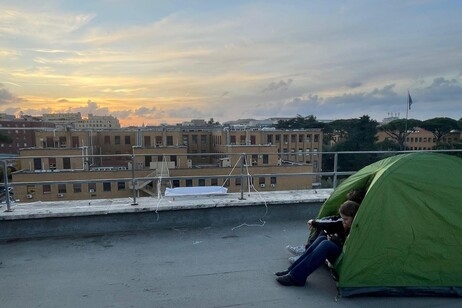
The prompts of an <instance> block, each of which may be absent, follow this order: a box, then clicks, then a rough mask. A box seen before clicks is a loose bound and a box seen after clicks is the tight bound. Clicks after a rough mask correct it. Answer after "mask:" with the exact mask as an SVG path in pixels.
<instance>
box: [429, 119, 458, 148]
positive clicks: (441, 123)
mask: <svg viewBox="0 0 462 308" xmlns="http://www.w3.org/2000/svg"><path fill="white" fill-rule="evenodd" d="M420 126H421V127H422V128H425V129H426V130H428V131H430V132H432V133H433V135H434V136H435V138H436V143H440V142H441V138H443V137H444V135H446V134H448V133H449V132H451V130H454V129H459V123H458V122H457V121H456V120H454V119H451V118H433V119H428V120H425V121H423V122H422V124H421V125H420Z"/></svg>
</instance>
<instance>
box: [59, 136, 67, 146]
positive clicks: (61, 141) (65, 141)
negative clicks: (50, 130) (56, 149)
mask: <svg viewBox="0 0 462 308" xmlns="http://www.w3.org/2000/svg"><path fill="white" fill-rule="evenodd" d="M66 143H67V140H66V137H59V146H60V147H65V146H66Z"/></svg>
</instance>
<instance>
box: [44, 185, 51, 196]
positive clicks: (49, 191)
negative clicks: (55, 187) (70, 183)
mask: <svg viewBox="0 0 462 308" xmlns="http://www.w3.org/2000/svg"><path fill="white" fill-rule="evenodd" d="M42 190H43V193H44V194H50V193H51V185H50V184H46V185H42Z"/></svg>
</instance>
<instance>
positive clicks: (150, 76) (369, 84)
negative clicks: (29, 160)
mask: <svg viewBox="0 0 462 308" xmlns="http://www.w3.org/2000/svg"><path fill="white" fill-rule="evenodd" d="M461 16H462V1H459V0H453V1H446V0H435V1H433V0H409V1H406V0H388V1H373V0H367V1H366V0H351V1H345V0H329V1H321V0H311V1H305V0H303V1H295V0H294V1H291V0H287V1H280V0H278V1H270V0H269V1H254V0H249V1H239V0H233V1H227V0H202V1H193V0H180V1H177V0H165V1H160V0H130V1H126V0H80V1H73V0H72V1H71V0H69V1H65V0H62V1H58V0H42V1H36V0H22V1H17V0H2V1H1V2H0V113H7V114H15V115H19V114H21V113H22V114H26V115H42V114H44V113H57V112H81V113H82V116H83V117H86V116H87V115H88V114H90V113H91V114H93V115H112V116H115V117H117V118H118V119H119V120H120V122H121V124H122V126H129V125H135V126H140V125H143V124H144V125H159V124H161V123H168V124H175V123H181V122H185V121H189V120H191V119H205V120H209V119H210V118H213V119H214V120H215V121H218V122H221V123H223V122H226V121H231V120H237V119H249V118H253V119H267V118H271V117H295V116H297V115H301V116H308V115H314V116H315V117H316V118H317V119H318V120H333V119H349V118H358V117H361V116H363V115H368V116H370V117H371V118H372V119H375V120H377V121H379V122H380V121H382V120H383V119H384V118H386V117H389V116H398V117H400V118H405V117H406V113H407V114H408V118H414V119H419V120H426V119H430V118H434V117H450V118H453V119H456V120H458V119H460V118H462V38H461V33H462V18H461ZM408 91H409V93H410V95H411V97H412V100H413V104H412V107H411V110H408V109H407V96H408Z"/></svg>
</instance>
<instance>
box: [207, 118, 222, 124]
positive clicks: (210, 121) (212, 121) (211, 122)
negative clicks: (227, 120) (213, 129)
mask: <svg viewBox="0 0 462 308" xmlns="http://www.w3.org/2000/svg"><path fill="white" fill-rule="evenodd" d="M207 124H209V125H220V122H215V121H214V120H213V118H210V120H209V121H208V122H207Z"/></svg>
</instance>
